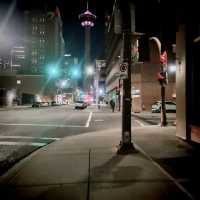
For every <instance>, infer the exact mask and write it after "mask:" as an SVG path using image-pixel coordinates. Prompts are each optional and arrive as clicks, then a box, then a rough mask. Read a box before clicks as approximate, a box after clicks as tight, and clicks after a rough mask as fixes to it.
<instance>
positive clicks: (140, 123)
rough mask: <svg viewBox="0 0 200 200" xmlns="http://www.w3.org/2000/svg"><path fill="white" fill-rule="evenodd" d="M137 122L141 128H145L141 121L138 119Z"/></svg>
mask: <svg viewBox="0 0 200 200" xmlns="http://www.w3.org/2000/svg"><path fill="white" fill-rule="evenodd" d="M135 122H136V123H138V124H139V125H140V126H142V127H144V126H145V125H144V124H143V123H142V122H141V121H139V120H137V119H136V120H135Z"/></svg>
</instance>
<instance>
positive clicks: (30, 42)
mask: <svg viewBox="0 0 200 200" xmlns="http://www.w3.org/2000/svg"><path fill="white" fill-rule="evenodd" d="M64 48H65V43H64V39H63V34H62V20H61V16H60V12H59V8H58V7H56V8H55V10H54V11H49V12H47V11H46V10H32V11H26V12H25V55H26V56H25V57H26V62H25V63H26V64H25V66H24V69H23V72H24V73H30V74H41V73H44V72H45V70H46V67H47V65H48V64H58V63H59V60H60V58H61V57H62V56H63V55H64Z"/></svg>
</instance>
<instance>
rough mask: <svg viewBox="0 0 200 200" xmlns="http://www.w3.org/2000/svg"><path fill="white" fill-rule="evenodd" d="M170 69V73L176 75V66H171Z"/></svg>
mask: <svg viewBox="0 0 200 200" xmlns="http://www.w3.org/2000/svg"><path fill="white" fill-rule="evenodd" d="M168 69H169V72H171V73H174V72H176V65H170V66H169V67H168Z"/></svg>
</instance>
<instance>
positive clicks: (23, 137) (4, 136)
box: [0, 135, 60, 140]
mask: <svg viewBox="0 0 200 200" xmlns="http://www.w3.org/2000/svg"><path fill="white" fill-rule="evenodd" d="M5 138H8V139H39V140H60V138H52V137H31V136H15V135H0V139H5Z"/></svg>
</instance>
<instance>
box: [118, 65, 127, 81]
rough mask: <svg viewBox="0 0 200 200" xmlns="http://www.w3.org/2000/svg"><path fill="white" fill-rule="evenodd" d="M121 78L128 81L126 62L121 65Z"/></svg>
mask: <svg viewBox="0 0 200 200" xmlns="http://www.w3.org/2000/svg"><path fill="white" fill-rule="evenodd" d="M120 78H121V79H126V78H128V63H127V62H124V63H122V64H121V65H120Z"/></svg>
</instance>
